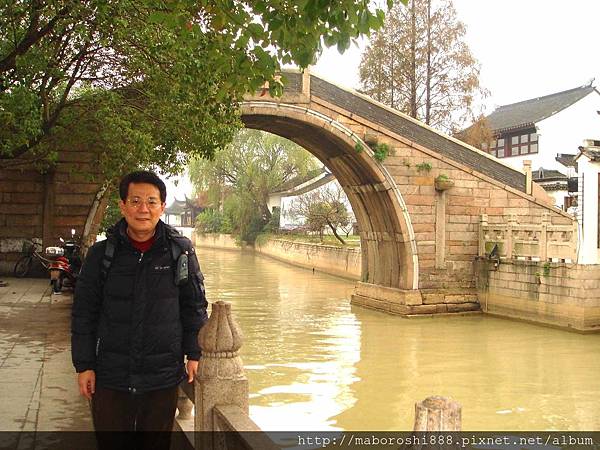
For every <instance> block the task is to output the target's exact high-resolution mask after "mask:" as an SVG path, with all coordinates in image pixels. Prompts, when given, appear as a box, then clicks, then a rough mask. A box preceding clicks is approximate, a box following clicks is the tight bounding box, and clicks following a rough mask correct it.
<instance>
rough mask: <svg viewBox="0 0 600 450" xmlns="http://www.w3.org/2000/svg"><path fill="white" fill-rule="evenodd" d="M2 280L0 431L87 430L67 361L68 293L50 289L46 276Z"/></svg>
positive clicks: (87, 417)
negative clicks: (55, 291) (59, 293)
mask: <svg viewBox="0 0 600 450" xmlns="http://www.w3.org/2000/svg"><path fill="white" fill-rule="evenodd" d="M2 280H3V281H5V282H6V283H7V286H3V287H0V399H2V408H0V431H19V432H22V431H24V432H45V431H91V430H92V421H91V417H90V411H89V406H88V403H87V401H86V400H85V399H84V398H83V397H81V396H80V395H79V392H78V389H77V384H76V377H75V371H74V369H73V366H72V365H71V351H70V347H71V346H70V314H71V303H72V296H71V295H70V293H69V292H68V291H67V292H65V293H64V294H63V295H51V290H50V286H49V284H48V280H46V279H31V278H26V279H16V278H6V277H3V278H2ZM10 434H11V435H13V436H17V437H18V433H10Z"/></svg>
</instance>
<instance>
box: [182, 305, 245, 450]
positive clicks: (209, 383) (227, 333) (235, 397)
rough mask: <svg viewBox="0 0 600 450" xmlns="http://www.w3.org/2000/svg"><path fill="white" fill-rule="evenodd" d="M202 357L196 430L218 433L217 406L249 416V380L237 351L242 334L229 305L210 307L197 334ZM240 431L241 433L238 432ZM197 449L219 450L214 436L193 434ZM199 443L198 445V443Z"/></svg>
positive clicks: (196, 400)
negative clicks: (233, 408)
mask: <svg viewBox="0 0 600 450" xmlns="http://www.w3.org/2000/svg"><path fill="white" fill-rule="evenodd" d="M198 343H199V344H200V348H201V349H202V357H201V358H200V361H199V363H198V373H197V375H196V380H195V406H196V415H195V423H194V429H195V431H219V425H218V423H216V421H215V419H214V414H213V408H214V407H215V406H216V405H235V406H238V407H239V408H240V409H241V410H242V411H244V412H245V413H246V414H248V411H249V406H248V379H247V378H246V376H245V374H244V366H243V364H242V359H241V358H240V356H239V355H238V351H239V349H240V348H241V346H242V333H241V329H240V327H239V325H238V324H237V322H236V321H235V320H234V319H233V317H232V316H231V304H229V303H226V302H222V301H218V302H215V303H213V304H212V313H211V315H210V318H209V319H208V322H207V323H206V324H205V325H204V326H203V327H202V329H201V330H200V333H199V334H198ZM238 431H243V430H238ZM196 441H197V442H196V443H195V444H196V445H195V447H196V448H204V449H213V448H220V444H219V442H217V441H218V439H216V437H215V436H214V435H213V433H196ZM198 441H200V442H198Z"/></svg>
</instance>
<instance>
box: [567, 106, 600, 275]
mask: <svg viewBox="0 0 600 450" xmlns="http://www.w3.org/2000/svg"><path fill="white" fill-rule="evenodd" d="M598 121H599V122H600V118H599V119H598ZM576 161H577V170H578V204H577V206H576V207H573V208H571V209H570V210H569V211H568V212H570V213H572V214H573V215H575V217H576V218H577V221H578V222H579V249H578V262H579V263H580V264H600V236H599V231H600V229H599V222H600V214H599V213H600V209H599V207H598V203H599V201H598V200H599V198H598V195H599V193H600V190H599V189H598V186H599V185H600V141H598V140H586V141H585V142H584V146H583V147H580V151H579V154H578V155H577V158H576Z"/></svg>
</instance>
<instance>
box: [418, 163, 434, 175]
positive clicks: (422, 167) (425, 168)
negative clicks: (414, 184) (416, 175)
mask: <svg viewBox="0 0 600 450" xmlns="http://www.w3.org/2000/svg"><path fill="white" fill-rule="evenodd" d="M416 167H417V171H419V172H426V173H428V172H431V169H432V168H433V167H432V165H431V164H430V163H428V162H422V163H419V164H417V165H416Z"/></svg>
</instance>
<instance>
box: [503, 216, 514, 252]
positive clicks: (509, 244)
mask: <svg viewBox="0 0 600 450" xmlns="http://www.w3.org/2000/svg"><path fill="white" fill-rule="evenodd" d="M515 225H517V215H516V214H509V216H508V226H507V227H506V237H505V239H506V258H507V259H513V232H514V229H515Z"/></svg>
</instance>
